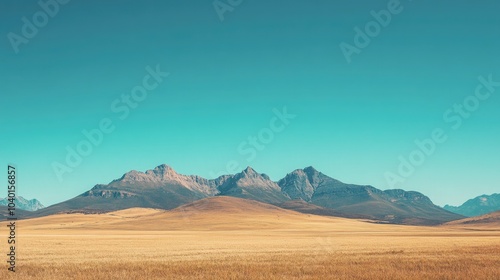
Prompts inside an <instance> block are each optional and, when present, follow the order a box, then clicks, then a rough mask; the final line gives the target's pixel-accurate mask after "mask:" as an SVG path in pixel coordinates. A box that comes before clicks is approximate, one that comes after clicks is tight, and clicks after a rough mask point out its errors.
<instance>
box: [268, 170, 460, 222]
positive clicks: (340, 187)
mask: <svg viewBox="0 0 500 280" xmlns="http://www.w3.org/2000/svg"><path fill="white" fill-rule="evenodd" d="M278 185H279V186H280V187H281V188H282V190H283V191H284V192H285V193H287V194H288V196H289V197H290V198H291V199H301V200H303V201H304V202H307V203H310V204H314V205H317V206H321V207H323V208H329V209H334V210H336V211H338V212H340V213H343V216H351V217H352V216H357V217H360V218H366V217H369V218H372V219H377V220H382V221H388V222H392V223H403V224H440V223H443V222H447V221H451V220H457V219H460V218H462V216H460V215H457V214H454V213H450V212H448V211H446V210H443V209H441V208H440V207H438V206H436V205H434V204H433V203H432V201H431V200H430V199H429V198H428V197H426V196H425V195H423V194H421V193H418V192H407V191H404V190H386V191H382V190H379V189H377V188H374V187H372V186H360V185H352V184H345V183H342V182H340V181H338V180H335V179H333V178H330V177H328V176H326V175H324V174H323V173H321V172H318V171H317V170H315V169H314V168H312V167H307V168H305V169H298V170H295V171H293V172H292V173H290V174H288V175H287V176H286V177H285V178H283V179H281V180H280V181H279V182H278Z"/></svg>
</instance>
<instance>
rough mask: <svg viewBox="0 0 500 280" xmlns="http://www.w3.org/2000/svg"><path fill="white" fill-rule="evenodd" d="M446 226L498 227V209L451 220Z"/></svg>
mask: <svg viewBox="0 0 500 280" xmlns="http://www.w3.org/2000/svg"><path fill="white" fill-rule="evenodd" d="M445 225H446V226H458V227H473V228H490V229H494V228H496V229H499V228H500V211H497V212H493V213H489V214H486V215H482V216H477V217H472V218H465V219H461V220H457V221H451V222H448V223H446V224H445Z"/></svg>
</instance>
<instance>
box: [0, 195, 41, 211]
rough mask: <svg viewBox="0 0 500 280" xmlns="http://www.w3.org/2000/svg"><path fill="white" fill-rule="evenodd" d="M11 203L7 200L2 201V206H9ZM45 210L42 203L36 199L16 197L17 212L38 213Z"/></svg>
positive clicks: (0, 204)
mask: <svg viewBox="0 0 500 280" xmlns="http://www.w3.org/2000/svg"><path fill="white" fill-rule="evenodd" d="M8 204H9V201H8V199H7V198H3V199H0V206H7V205H8ZM43 208H45V206H43V204H42V203H40V201H38V200H36V199H25V198H24V197H22V196H18V197H16V210H24V211H36V210H40V209H43Z"/></svg>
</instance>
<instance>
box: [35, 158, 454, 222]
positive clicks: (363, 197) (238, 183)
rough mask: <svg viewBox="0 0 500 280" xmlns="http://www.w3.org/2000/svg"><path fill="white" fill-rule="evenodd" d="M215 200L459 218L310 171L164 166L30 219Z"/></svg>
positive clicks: (408, 194)
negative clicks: (190, 170) (219, 172)
mask: <svg viewBox="0 0 500 280" xmlns="http://www.w3.org/2000/svg"><path fill="white" fill-rule="evenodd" d="M214 196H230V197H237V198H243V199H251V200H255V201H259V202H262V203H267V204H272V205H275V206H279V207H281V208H286V209H290V210H295V211H298V212H303V213H309V214H317V215H326V216H341V217H348V218H365V219H372V220H376V221H378V222H381V223H397V224H416V225H420V224H423V225H433V224H441V223H444V222H448V221H452V220H458V219H461V218H463V216H462V215H459V214H455V213H451V212H449V211H446V210H444V209H442V208H440V207H438V206H436V205H434V204H433V203H432V201H431V200H430V199H429V198H428V197H426V196H425V195H423V194H421V193H418V192H413V191H404V190H385V191H382V190H379V189H377V188H375V187H372V186H362V185H353V184H345V183H343V182H340V181H338V180H335V179H333V178H331V177H328V176H327V175H325V174H323V173H321V172H319V171H317V170H316V169H314V168H313V167H307V168H304V169H297V170H294V171H293V172H291V173H289V174H287V175H286V176H285V178H283V179H281V180H279V181H277V182H275V181H272V180H271V179H270V178H269V176H267V175H266V174H262V173H258V172H256V171H255V170H254V169H252V168H251V167H247V168H246V169H245V170H243V171H242V172H240V173H237V174H234V175H223V176H220V177H218V178H216V179H205V178H202V177H200V176H197V175H182V174H178V173H177V172H175V170H173V169H172V168H171V167H170V166H168V165H165V164H164V165H160V166H157V167H156V168H154V169H152V170H148V171H146V172H139V171H130V172H128V173H126V174H124V175H123V176H122V177H121V178H119V179H116V180H114V181H112V182H110V183H109V184H98V185H95V186H94V187H93V188H92V189H90V190H89V191H86V192H84V193H82V194H81V195H79V196H77V197H75V198H72V199H70V200H67V201H64V202H62V203H58V204H55V205H52V206H49V207H47V208H44V209H41V210H38V211H36V212H34V213H32V214H29V215H28V217H37V216H45V215H50V214H56V213H75V212H82V213H101V212H110V211H117V210H122V209H128V208H134V207H142V208H156V209H165V210H168V209H174V208H177V207H179V206H181V205H185V204H188V203H192V202H194V201H198V200H201V199H203V198H208V197H214ZM201 210H202V209H201Z"/></svg>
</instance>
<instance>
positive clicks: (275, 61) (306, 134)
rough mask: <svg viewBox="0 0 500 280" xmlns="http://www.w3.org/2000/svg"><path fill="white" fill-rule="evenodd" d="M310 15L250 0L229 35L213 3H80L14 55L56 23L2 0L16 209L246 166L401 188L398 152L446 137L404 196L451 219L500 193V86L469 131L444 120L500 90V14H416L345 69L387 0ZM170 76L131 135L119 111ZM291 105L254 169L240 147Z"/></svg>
mask: <svg viewBox="0 0 500 280" xmlns="http://www.w3.org/2000/svg"><path fill="white" fill-rule="evenodd" d="M313 2H314V3H312V2H310V1H309V2H308V1H287V2H286V4H283V1H263V0H252V1H250V0H245V1H243V3H242V4H241V5H239V6H237V7H235V8H234V10H233V11H232V12H227V13H225V14H224V20H223V21H221V20H220V19H219V17H218V15H217V13H216V11H215V9H214V7H213V5H212V1H180V0H179V1H160V0H157V1H156V0H155V1H153V0H147V1H76V0H72V1H70V2H69V3H68V4H66V5H63V6H61V7H60V11H59V13H57V14H56V15H55V16H54V17H53V18H50V19H49V21H48V23H47V25H46V26H44V27H42V28H40V29H39V30H38V33H37V34H36V36H34V37H33V38H31V39H29V42H28V43H27V44H22V45H20V46H19V53H17V54H16V53H15V52H14V50H13V48H12V46H11V44H10V42H9V39H8V37H7V36H8V34H9V32H14V33H16V34H21V28H22V26H23V21H22V18H23V17H27V18H28V19H31V18H32V17H33V14H34V13H36V12H37V11H40V9H41V8H40V6H38V4H37V1H14V0H7V1H1V2H0V23H1V24H0V35H1V36H2V37H0V38H2V39H1V40H0V50H1V51H0V79H1V80H0V96H1V102H0V129H1V130H0V166H4V167H1V168H0V170H1V169H5V170H6V165H7V163H15V164H16V165H17V167H18V169H19V194H20V195H22V196H25V197H27V198H38V199H39V200H41V201H42V203H44V204H46V205H50V204H53V203H56V202H60V201H63V200H66V199H69V198H71V197H74V196H76V195H78V194H80V193H82V192H84V191H86V190H88V189H90V188H91V187H92V186H94V185H95V184H97V183H108V182H109V181H111V180H113V179H115V178H118V177H120V176H121V175H122V174H123V173H125V172H127V171H129V170H132V169H135V170H140V171H145V170H147V169H151V168H153V167H155V166H156V165H159V164H161V163H167V164H169V165H171V166H172V167H173V168H174V169H176V170H177V171H178V172H180V173H183V174H198V175H201V176H204V177H211V174H213V173H218V172H219V171H224V170H225V169H226V167H225V166H226V164H227V163H228V162H229V161H231V160H235V161H236V162H238V164H239V165H240V166H239V169H243V168H245V167H246V166H247V165H251V166H252V167H254V168H255V169H256V170H257V171H260V172H265V173H267V174H268V175H269V176H270V177H271V178H272V179H274V180H279V179H280V178H282V177H283V176H285V174H286V173H287V172H290V171H292V170H293V169H296V168H303V167H306V166H309V165H312V166H314V167H316V168H317V169H318V170H320V171H322V172H323V173H325V174H327V175H330V176H331V177H334V178H337V179H339V180H342V181H345V182H349V183H358V184H370V185H374V186H375V187H378V188H381V189H387V188H389V185H388V183H387V181H386V179H385V177H384V174H385V173H386V172H387V171H389V172H396V171H397V168H398V165H399V160H398V157H399V155H403V156H408V154H409V153H410V152H411V151H412V150H414V149H415V148H416V146H415V144H414V140H415V139H422V138H425V137H429V136H430V134H431V132H432V131H433V130H434V129H435V128H443V130H445V132H446V133H447V135H448V137H449V138H448V140H447V141H446V142H445V143H443V144H439V145H438V147H437V150H436V152H435V153H434V154H432V155H431V156H430V157H428V158H427V159H426V161H425V163H424V164H423V165H422V166H420V167H418V168H417V169H416V170H415V172H414V174H413V175H412V176H410V177H408V178H407V180H406V181H405V182H404V183H403V184H400V185H398V186H397V187H398V188H403V189H406V190H416V191H420V192H423V193H424V194H426V195H428V196H430V198H431V199H432V200H433V201H434V202H435V203H437V204H439V205H444V204H447V203H449V204H461V203H462V202H464V201H465V200H466V199H468V198H471V197H475V196H477V195H481V194H483V193H486V194H490V193H494V192H500V183H499V182H500V175H499V174H500V173H499V172H498V168H499V167H500V145H498V143H500V126H499V123H500V110H499V109H498V108H499V107H500V88H498V89H497V92H496V93H494V94H493V95H492V96H491V97H490V98H489V99H488V100H485V101H482V102H481V104H480V106H479V109H478V110H477V111H475V112H473V113H472V115H471V117H470V118H468V119H467V120H465V121H464V122H463V124H462V126H461V127H460V128H459V129H457V130H453V129H451V125H450V123H446V122H445V121H444V120H443V113H444V112H446V111H447V110H448V109H449V108H452V107H453V105H454V104H455V103H461V102H462V101H463V100H464V98H465V97H467V96H469V95H471V94H473V93H474V90H475V88H476V86H477V85H478V80H477V78H478V76H480V75H483V76H487V75H489V74H492V75H493V79H494V80H496V81H500V55H499V50H500V17H499V16H498V11H500V3H499V2H498V1H493V0H486V1H481V2H480V3H478V2H474V1H458V2H457V1H439V3H436V2H435V1H430V0H425V1H424V0H418V1H416V0H414V1H401V6H402V7H403V11H402V12H401V13H399V14H397V15H393V18H392V21H391V22H390V24H389V25H388V26H387V27H384V28H382V30H381V32H380V34H379V35H378V36H376V37H375V38H373V39H372V41H371V43H370V44H369V45H368V46H367V47H366V48H364V49H362V51H361V53H360V54H356V55H353V56H352V62H351V63H347V62H346V59H345V58H344V56H343V54H342V51H341V50H340V48H339V44H340V43H341V42H346V43H349V44H353V40H354V35H355V31H354V28H355V27H356V26H358V27H361V28H364V26H365V24H366V23H367V22H369V21H371V20H373V17H372V15H371V14H370V11H371V10H376V11H378V10H381V9H385V8H386V7H387V3H388V2H389V1H313ZM157 64H159V65H160V66H161V70H162V71H165V72H170V76H169V77H168V78H166V79H165V81H164V82H163V83H161V84H160V86H159V87H158V88H156V89H155V90H153V91H151V92H149V94H148V96H147V98H146V99H145V100H144V101H142V102H141V103H140V104H139V105H138V106H137V108H135V109H133V110H132V111H131V113H130V115H129V116H128V117H127V118H125V119H124V120H121V119H120V118H119V114H117V113H114V112H113V111H112V110H111V108H110V106H111V104H112V103H113V101H114V100H116V99H117V98H120V97H121V95H122V94H130V91H131V89H132V88H133V87H135V86H137V85H140V84H141V83H142V79H143V77H144V76H145V75H146V74H147V72H146V70H145V67H146V66H148V65H150V66H152V67H155V66H156V65H157ZM283 106H286V107H287V109H288V112H289V113H291V114H294V115H296V116H297V117H296V118H295V119H293V120H291V121H290V123H289V124H288V126H286V128H285V129H284V130H283V131H282V132H279V133H276V134H275V135H274V139H273V140H272V141H271V142H270V143H268V144H266V145H265V148H264V149H263V150H262V151H258V152H257V154H256V157H255V159H253V160H251V161H250V162H249V161H248V160H247V159H248V155H241V154H240V153H239V152H238V146H239V145H240V143H242V142H243V141H246V140H247V138H248V136H251V135H256V134H257V133H258V132H259V131H261V130H262V129H265V128H267V127H269V122H270V120H271V119H272V118H273V116H274V113H273V108H278V109H281V108H283ZM103 118H109V119H111V120H112V121H113V124H114V125H115V130H114V131H113V132H112V133H110V134H107V135H105V137H104V139H103V142H102V144H100V145H99V146H97V147H94V148H93V151H92V153H91V154H90V155H89V156H87V157H85V158H84V159H83V161H82V163H81V164H80V165H79V166H77V167H76V168H74V170H73V172H72V173H67V174H64V176H63V180H62V181H59V180H58V178H57V176H56V175H55V172H54V170H53V167H52V163H53V162H55V161H57V162H61V163H64V161H65V156H66V147H67V146H68V145H69V146H71V147H75V146H76V145H77V144H78V143H79V142H80V141H81V140H82V139H84V136H83V135H82V132H81V131H82V130H84V129H87V130H90V129H94V128H97V127H98V125H99V122H100V120H101V119H103ZM4 173H6V172H2V174H1V175H0V180H3V181H4V182H5V180H6V178H5V174H4ZM4 185H5V184H4ZM5 193H6V190H5Z"/></svg>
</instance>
